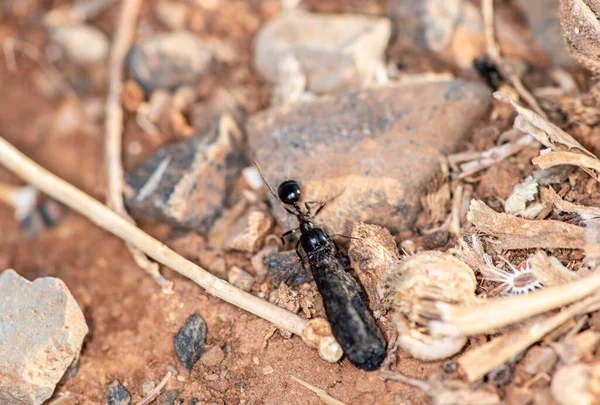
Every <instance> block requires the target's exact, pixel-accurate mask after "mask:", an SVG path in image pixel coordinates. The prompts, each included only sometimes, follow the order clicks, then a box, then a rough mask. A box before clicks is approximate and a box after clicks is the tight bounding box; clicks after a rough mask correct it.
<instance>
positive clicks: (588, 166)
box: [532, 152, 600, 181]
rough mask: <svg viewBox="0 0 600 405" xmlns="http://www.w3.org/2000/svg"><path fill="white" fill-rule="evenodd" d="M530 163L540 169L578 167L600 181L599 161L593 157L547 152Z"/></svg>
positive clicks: (572, 153)
mask: <svg viewBox="0 0 600 405" xmlns="http://www.w3.org/2000/svg"><path fill="white" fill-rule="evenodd" d="M532 162H533V163H534V164H536V165H538V166H539V167H541V168H542V169H547V168H549V167H554V166H558V165H572V166H578V167H580V168H582V169H583V170H585V171H586V173H588V174H589V175H590V176H592V177H593V178H594V179H596V180H597V181H600V160H598V159H597V158H596V157H595V156H593V155H592V156H586V155H583V154H581V153H574V152H549V153H544V154H543V155H540V156H538V157H536V158H534V159H533V160H532Z"/></svg>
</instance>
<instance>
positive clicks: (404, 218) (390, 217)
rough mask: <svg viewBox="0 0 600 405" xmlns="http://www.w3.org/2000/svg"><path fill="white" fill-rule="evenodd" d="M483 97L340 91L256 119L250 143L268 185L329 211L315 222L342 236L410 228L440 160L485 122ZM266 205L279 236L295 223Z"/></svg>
mask: <svg viewBox="0 0 600 405" xmlns="http://www.w3.org/2000/svg"><path fill="white" fill-rule="evenodd" d="M490 103H491V94H490V91H489V90H488V89H487V88H486V87H485V86H483V85H481V84H477V83H470V82H466V81H463V80H454V81H444V82H441V81H440V82H424V83H420V84H419V83H417V84H409V85H388V86H385V87H379V88H373V89H369V90H364V91H347V92H342V93H339V94H336V95H331V96H324V97H321V98H319V99H316V100H314V101H311V102H307V103H302V104H288V105H284V106H281V107H278V108H274V109H270V110H267V111H264V112H262V113H259V114H256V115H254V116H253V117H251V119H250V120H249V121H248V124H247V127H246V128H247V132H248V142H249V146H250V148H251V150H252V153H253V155H254V158H255V159H256V161H257V162H258V163H259V164H260V165H261V166H262V169H263V171H264V173H265V177H266V179H267V181H268V182H269V183H270V184H271V185H272V186H273V187H274V188H276V187H277V186H278V185H279V184H280V183H281V182H283V181H284V180H286V179H295V180H297V181H299V182H300V184H301V187H302V189H303V193H304V201H326V200H331V199H332V198H333V200H331V201H329V203H328V206H326V207H325V208H324V210H323V211H322V212H321V214H319V216H318V217H317V218H316V220H315V221H316V223H317V224H319V225H326V229H328V230H329V231H330V232H331V233H343V234H345V235H348V232H349V228H350V225H351V224H352V222H354V221H362V222H366V223H371V224H377V225H381V226H385V227H387V228H388V229H390V230H391V231H398V230H399V229H402V228H405V227H409V226H411V225H412V224H413V222H414V221H415V219H416V215H417V213H418V212H419V210H420V197H421V196H422V195H423V192H425V191H426V189H427V186H428V184H429V182H430V181H431V179H432V178H433V176H434V175H435V174H436V173H438V172H439V170H440V159H441V158H442V154H445V153H448V152H450V151H452V149H454V148H455V146H456V145H457V144H458V143H459V142H460V141H461V140H463V139H465V138H467V137H468V136H469V135H470V133H471V131H470V130H471V128H472V126H473V125H474V124H475V123H476V122H477V121H478V120H479V119H481V118H483V117H484V115H485V114H486V113H487V111H488V108H489V107H490ZM268 195H269V197H270V198H271V202H272V206H273V210H274V214H275V216H276V218H277V220H278V221H279V222H280V223H281V224H282V225H283V226H284V227H285V228H287V229H290V228H294V227H296V226H297V224H296V219H295V218H293V217H292V216H291V215H289V214H288V213H286V212H285V211H284V210H283V208H282V207H281V204H279V203H277V202H276V201H274V198H273V197H272V196H271V195H270V194H268Z"/></svg>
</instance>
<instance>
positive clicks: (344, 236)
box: [332, 233, 360, 240]
mask: <svg viewBox="0 0 600 405" xmlns="http://www.w3.org/2000/svg"><path fill="white" fill-rule="evenodd" d="M332 236H341V237H342V238H346V239H353V240H360V238H355V237H354V236H348V235H342V234H341V233H334V234H333V235H332Z"/></svg>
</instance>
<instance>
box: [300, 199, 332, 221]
mask: <svg viewBox="0 0 600 405" xmlns="http://www.w3.org/2000/svg"><path fill="white" fill-rule="evenodd" d="M327 202H328V201H323V202H319V201H307V202H305V203H304V206H305V207H306V214H307V215H308V216H309V217H311V218H314V217H316V216H317V215H319V212H321V210H322V209H323V208H324V207H325V205H327ZM309 204H321V205H320V206H319V208H317V210H316V211H315V213H314V214H313V215H311V213H310V205H309Z"/></svg>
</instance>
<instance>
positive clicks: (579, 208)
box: [548, 188, 600, 221]
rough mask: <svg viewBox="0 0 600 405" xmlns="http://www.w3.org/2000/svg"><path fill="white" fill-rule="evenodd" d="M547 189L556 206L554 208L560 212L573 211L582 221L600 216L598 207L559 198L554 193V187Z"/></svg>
mask: <svg viewBox="0 0 600 405" xmlns="http://www.w3.org/2000/svg"><path fill="white" fill-rule="evenodd" d="M548 191H549V192H550V195H551V199H550V201H551V202H552V204H553V205H554V206H555V207H556V209H558V210H560V211H562V212H571V213H575V214H577V215H579V217H581V219H583V220H584V221H588V220H591V219H597V218H600V207H586V206H585V205H581V204H576V203H572V202H569V201H565V200H563V199H562V198H560V196H559V195H558V194H556V191H554V189H552V188H549V189H548Z"/></svg>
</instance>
